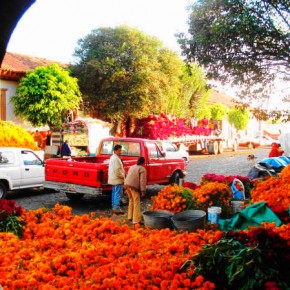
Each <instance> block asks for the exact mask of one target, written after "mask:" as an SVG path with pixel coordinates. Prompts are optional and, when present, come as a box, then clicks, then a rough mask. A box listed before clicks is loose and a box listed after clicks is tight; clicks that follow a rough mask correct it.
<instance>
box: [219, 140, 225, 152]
mask: <svg viewBox="0 0 290 290" xmlns="http://www.w3.org/2000/svg"><path fill="white" fill-rule="evenodd" d="M218 147H219V149H218V153H219V154H222V153H223V152H224V143H223V141H219V142H218Z"/></svg>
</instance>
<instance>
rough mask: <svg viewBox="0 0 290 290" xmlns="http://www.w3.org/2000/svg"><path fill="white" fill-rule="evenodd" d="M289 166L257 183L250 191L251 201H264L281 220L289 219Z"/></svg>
mask: <svg viewBox="0 0 290 290" xmlns="http://www.w3.org/2000/svg"><path fill="white" fill-rule="evenodd" d="M289 181H290V166H289V165H288V166H287V167H285V168H284V169H283V170H282V171H281V173H280V174H279V177H269V178H266V179H265V180H261V181H259V182H258V183H257V185H256V187H255V188H254V189H253V190H252V191H251V197H252V202H253V203H255V202H260V201H265V202H266V203H267V205H268V206H269V207H270V208H271V209H272V210H273V211H274V212H275V213H276V214H277V215H278V216H279V217H280V219H282V220H284V221H285V220H287V219H289V215H288V213H287V211H288V210H289V204H290V182H289Z"/></svg>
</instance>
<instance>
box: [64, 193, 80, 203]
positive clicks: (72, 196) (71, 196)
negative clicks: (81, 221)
mask: <svg viewBox="0 0 290 290" xmlns="http://www.w3.org/2000/svg"><path fill="white" fill-rule="evenodd" d="M65 195H66V196H67V197H68V198H69V199H70V200H76V201H78V200H81V199H82V198H83V197H84V194H82V193H70V192H66V193H65Z"/></svg>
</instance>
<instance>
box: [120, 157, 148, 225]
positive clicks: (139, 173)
mask: <svg viewBox="0 0 290 290" xmlns="http://www.w3.org/2000/svg"><path fill="white" fill-rule="evenodd" d="M144 164H145V158H144V157H140V158H139V159H138V160H137V164H136V165H133V166H131V167H130V168H129V171H128V174H127V176H126V179H125V184H124V187H125V190H126V193H127V195H128V198H129V206H128V220H132V223H133V224H138V223H139V224H140V223H141V217H142V215H141V207H140V202H141V201H140V194H141V196H142V197H144V196H145V192H146V183H147V175H146V169H145V168H144V166H143V165H144Z"/></svg>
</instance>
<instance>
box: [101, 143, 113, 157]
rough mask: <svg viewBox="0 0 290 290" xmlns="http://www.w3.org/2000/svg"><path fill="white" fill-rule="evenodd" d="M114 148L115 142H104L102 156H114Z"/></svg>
mask: <svg viewBox="0 0 290 290" xmlns="http://www.w3.org/2000/svg"><path fill="white" fill-rule="evenodd" d="M113 147H114V142H113V141H104V142H103V146H102V149H101V154H109V155H111V154H113Z"/></svg>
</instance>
